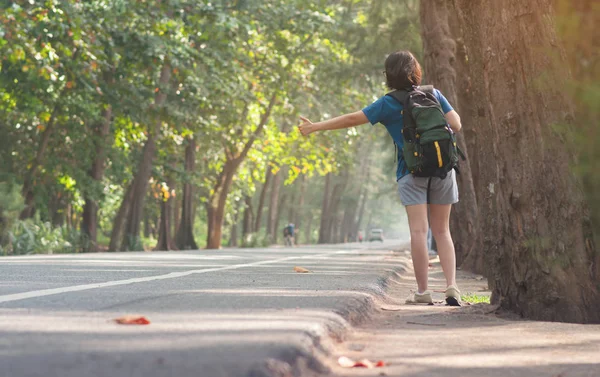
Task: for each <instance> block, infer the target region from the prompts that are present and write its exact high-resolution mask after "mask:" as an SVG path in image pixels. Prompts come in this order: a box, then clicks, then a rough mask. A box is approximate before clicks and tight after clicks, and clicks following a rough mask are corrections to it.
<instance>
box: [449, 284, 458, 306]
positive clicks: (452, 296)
mask: <svg viewBox="0 0 600 377" xmlns="http://www.w3.org/2000/svg"><path fill="white" fill-rule="evenodd" d="M446 304H448V305H450V306H461V305H462V302H461V301H460V291H459V290H458V288H457V287H456V286H455V285H451V286H449V287H448V288H446Z"/></svg>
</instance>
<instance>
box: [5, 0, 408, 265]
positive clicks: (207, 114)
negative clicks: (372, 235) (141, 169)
mask: <svg viewBox="0 0 600 377" xmlns="http://www.w3.org/2000/svg"><path fill="white" fill-rule="evenodd" d="M416 4H417V1H416V0H410V1H406V2H398V3H396V2H388V3H384V2H379V1H372V0H369V1H360V2H358V1H355V0H353V1H349V2H344V3H340V2H328V1H321V0H318V1H312V2H308V1H302V0H292V1H290V0H276V1H269V2H268V4H267V3H265V2H264V1H259V0H246V1H239V2H231V1H227V0H216V1H213V0H211V1H208V0H201V1H196V0H193V1H192V0H166V1H160V2H151V1H132V0H113V1H99V0H91V1H68V0H46V1H43V2H40V1H35V2H32V1H30V2H23V1H5V2H2V3H1V4H0V124H2V125H3V134H2V138H0V166H1V169H0V182H14V183H15V185H14V187H13V188H11V190H12V191H11V194H10V195H8V196H6V197H5V198H3V199H0V200H2V201H1V202H0V210H1V211H2V212H1V213H0V217H1V218H2V219H4V220H3V225H2V226H3V229H4V233H5V234H7V233H6V232H7V230H8V229H12V235H13V238H14V239H15V240H17V239H19V240H21V238H23V240H30V237H29V236H28V234H29V233H28V231H36V232H37V231H38V229H39V232H40V233H44V234H50V233H52V234H54V233H53V232H58V230H57V229H63V227H62V224H65V223H68V224H75V228H77V226H78V225H79V224H80V223H81V214H82V212H83V208H84V206H85V203H86V201H87V202H95V203H97V204H98V207H99V213H98V216H99V219H98V226H99V229H98V234H99V236H98V239H99V241H101V243H106V240H107V238H108V237H109V235H110V232H111V229H112V226H113V222H114V220H115V219H116V216H117V212H118V209H119V206H120V204H121V203H122V201H123V200H124V198H123V197H124V194H125V192H126V188H127V186H128V185H129V184H130V183H131V181H132V180H133V178H134V176H135V175H136V174H137V167H138V166H139V164H138V162H139V161H140V158H141V156H142V151H143V148H144V146H145V145H146V143H147V142H148V141H149V140H152V141H153V143H154V145H155V148H156V153H155V156H156V158H155V160H154V164H153V166H152V178H151V183H150V187H151V188H150V189H149V191H150V192H149V193H148V197H147V198H148V200H146V203H145V208H144V216H145V217H148V218H150V219H152V222H153V223H155V222H156V221H155V220H156V219H157V218H158V217H160V207H159V205H160V201H159V200H155V198H154V196H153V194H154V191H152V190H154V189H153V188H154V187H165V188H167V189H168V190H169V191H170V192H172V193H176V194H177V195H176V196H175V200H174V204H173V205H180V201H179V199H178V198H179V197H180V196H179V195H180V194H181V189H182V186H183V184H184V183H186V182H187V183H192V184H193V185H194V187H195V196H194V207H195V208H196V209H197V210H196V211H195V213H196V218H197V221H196V223H195V224H194V232H195V234H196V237H197V242H201V239H203V237H204V236H205V234H206V224H207V221H206V216H207V213H206V211H205V210H204V207H205V205H206V204H207V203H208V202H210V200H211V198H212V197H213V196H214V195H215V192H217V191H218V190H219V184H220V183H219V182H220V181H219V180H220V177H221V174H222V172H223V169H224V166H225V164H226V163H227V162H228V161H229V162H231V161H232V160H235V159H239V160H240V165H239V167H238V169H237V171H236V173H235V175H234V177H233V184H232V187H231V188H230V192H229V195H228V196H227V197H228V202H227V206H226V213H225V216H224V218H225V219H226V221H227V223H232V222H235V221H240V219H241V216H240V214H241V213H242V212H243V210H244V206H243V205H242V204H241V201H240V198H244V197H245V196H246V195H250V196H253V197H255V196H256V194H257V193H258V192H259V188H261V187H262V184H263V180H264V177H265V173H266V170H267V169H269V168H270V169H272V170H273V171H274V172H277V171H280V170H281V171H285V172H287V173H286V175H285V177H284V180H285V185H286V186H285V188H284V190H283V191H284V193H287V194H288V195H289V196H291V195H296V197H298V196H299V195H300V193H299V189H298V187H297V186H295V184H296V182H297V181H298V179H299V178H301V177H303V179H306V180H307V182H309V183H310V186H317V187H321V188H322V187H323V179H322V176H323V175H326V174H328V173H332V172H333V173H335V174H347V173H346V172H349V171H352V176H353V178H352V179H354V180H356V179H360V178H359V177H361V174H364V171H365V170H366V169H368V167H367V166H363V165H364V164H362V163H361V161H362V159H363V157H364V155H362V154H360V153H358V152H359V150H360V145H364V144H361V143H362V141H364V140H368V141H369V142H373V141H374V137H373V131H372V130H371V129H368V128H366V127H364V130H363V129H358V130H348V131H340V132H331V133H325V134H321V135H319V136H311V137H310V138H304V137H301V136H300V134H299V133H298V132H296V130H295V126H296V124H297V123H298V116H299V115H305V116H308V117H311V118H313V119H314V120H319V119H324V118H328V117H332V116H335V115H338V114H341V113H345V112H349V111H356V110H358V109H359V108H361V107H364V106H365V105H367V104H368V103H369V102H371V101H372V100H373V99H374V98H376V97H378V96H379V95H381V94H382V93H383V91H384V90H385V89H384V88H383V83H382V81H383V77H382V76H381V74H380V72H381V66H382V64H383V60H384V58H385V55H386V54H387V53H389V52H390V51H393V50H395V49H398V48H410V49H412V50H414V51H416V53H417V55H419V54H420V39H419V38H420V37H419V33H418V22H417V21H418V12H417V7H416ZM163 68H164V69H168V72H169V74H170V78H169V80H168V82H166V83H162V84H161V83H159V79H160V77H161V73H162V72H163ZM162 94H164V95H165V98H164V102H163V103H162V105H160V106H158V105H156V104H155V101H156V99H157V97H158V96H159V95H162ZM271 104H272V106H271V107H270V105H271ZM269 109H270V110H269ZM268 111H270V112H269V114H268V116H267V112H268ZM105 121H108V122H109V123H110V127H109V129H108V130H107V132H106V133H102V132H100V131H101V130H102V128H103V127H102V126H103V124H104V122H105ZM379 131H380V130H378V131H376V132H377V136H379V137H383V138H384V140H387V139H385V138H386V137H387V136H384V135H385V133H379ZM192 136H194V137H195V139H196V141H197V156H196V161H195V162H196V165H195V168H194V169H193V171H186V170H185V169H184V168H183V162H184V155H183V151H184V149H185V143H184V140H185V139H187V138H190V137H192ZM386 147H387V145H385V144H382V145H381V149H383V150H384V152H381V153H379V154H378V155H377V157H373V159H372V160H371V164H372V165H373V168H372V169H371V177H372V178H376V179H380V178H382V177H383V175H384V173H383V171H384V170H386V172H387V166H385V165H383V164H379V161H380V160H382V159H383V160H386V161H387V160H388V158H387V157H386V156H387V154H385V148H386ZM244 153H247V156H246V155H244ZM392 154H393V152H392V151H391V148H390V151H389V156H391V155H392ZM97 158H100V162H101V164H97V162H98V161H96V159H97ZM98 166H103V167H105V170H103V171H102V174H101V177H100V178H94V176H93V174H92V173H91V172H92V170H94V169H93V168H98ZM356 166H361V168H360V169H358V168H356ZM361 169H362V171H361ZM390 176H393V172H392V173H390ZM27 182H30V183H31V195H32V201H33V206H34V208H35V213H36V214H38V216H39V218H40V221H39V222H38V221H33V223H31V224H30V223H28V222H25V223H19V224H17V223H15V222H14V221H15V219H16V218H17V215H18V212H19V210H20V209H21V208H22V203H23V202H22V200H18V198H17V197H18V196H19V192H20V191H21V190H20V189H21V187H22V186H23V185H24V184H26V183H27ZM0 189H3V187H0ZM355 191H356V190H354V191H350V190H349V191H348V192H347V193H344V196H345V197H344V199H343V201H344V203H345V204H347V205H350V206H351V205H354V201H356V200H358V198H356V196H357V195H358V194H359V192H355ZM368 191H369V195H371V197H372V198H376V197H377V194H378V193H380V192H388V191H389V189H388V188H387V187H384V188H382V186H381V185H378V184H369V187H368ZM311 195H312V199H313V200H312V201H310V202H309V201H307V202H306V203H305V204H304V206H303V208H302V209H300V214H301V215H302V216H308V215H307V214H308V213H309V212H310V213H311V214H312V213H314V219H313V220H314V221H313V222H314V223H315V224H317V225H318V217H319V215H318V213H319V209H320V202H321V197H320V196H321V193H320V192H318V193H314V194H311ZM389 195H393V194H389ZM254 201H255V202H256V198H254ZM5 202H7V203H8V202H10V205H9V204H7V203H5ZM367 207H368V208H367V214H374V216H380V213H383V212H385V211H383V210H381V208H380V207H378V205H377V204H375V203H369V205H368V206H367ZM378 208H379V209H378ZM265 211H266V210H265ZM340 211H341V209H340ZM388 215H389V214H386V215H385V216H386V219H388V218H391V216H388ZM265 216H266V215H265ZM281 221H285V220H284V219H283V217H282V220H281ZM386 221H387V220H386ZM47 223H51V224H53V226H52V227H50V228H48V227H47V226H46V225H45V224H47ZM34 224H35V225H34ZM15 226H16V227H17V228H14V227H15ZM260 232H264V231H263V230H261V231H260ZM260 232H259V234H260ZM1 233H2V232H0V237H1ZM311 233H315V231H314V230H313V231H312V232H311ZM28 237H29V238H28ZM48 237H49V236H47V237H46V239H47V238H48ZM53 237H54V238H53V239H55V240H58V239H59V238H58V235H55V236H53ZM65 237H66V236H65ZM36 239H37V238H36ZM265 240H266V236H260V235H259V236H258V237H254V238H253V240H252V241H251V243H252V244H256V245H263V244H264V243H265V242H266V241H265ZM71 241H73V240H71V239H69V242H71ZM7 242H8V241H7V240H6V237H5V239H4V241H2V240H0V244H1V245H4V247H5V250H6V245H7ZM40 242H41V241H40ZM56 242H58V244H60V242H61V241H56ZM153 242H154V239H152V238H147V239H145V240H142V243H140V242H139V240H138V239H137V238H136V241H132V244H131V245H129V246H130V248H129V249H132V248H137V249H141V248H142V247H144V246H145V247H146V248H149V247H152V245H151V244H152V243H153ZM71 243H72V245H78V244H77V243H75V242H71ZM21 244H22V245H29V246H22V247H21V246H19V247H20V249H19V250H21V249H22V250H27V251H25V253H28V252H31V250H41V249H42V248H37V249H36V247H34V246H31V245H34V244H35V242H33V241H32V242H29V241H27V242H26V241H23V242H21V243H19V245H21ZM11 247H12V246H11ZM53 247H54V246H53ZM78 247H79V246H73V248H74V249H78ZM56 248H57V250H58V246H56ZM11 250H12V249H11ZM52 250H54V249H52ZM11 252H12V251H11ZM34 252H37V251H34Z"/></svg>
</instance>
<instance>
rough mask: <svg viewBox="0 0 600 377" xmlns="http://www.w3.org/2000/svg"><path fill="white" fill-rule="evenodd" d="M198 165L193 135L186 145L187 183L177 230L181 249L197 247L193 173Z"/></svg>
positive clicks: (184, 187) (184, 186)
mask: <svg viewBox="0 0 600 377" xmlns="http://www.w3.org/2000/svg"><path fill="white" fill-rule="evenodd" d="M195 166H196V139H195V138H194V137H191V138H190V139H189V140H188V144H187V146H186V147H185V161H184V169H185V174H186V176H185V183H184V185H183V197H182V198H181V221H180V222H179V227H178V230H177V237H176V238H177V239H176V241H177V242H176V243H177V247H178V248H179V249H180V250H189V249H192V250H193V249H197V248H198V245H196V240H195V239H194V218H195V216H194V185H193V183H192V178H191V176H192V174H193V173H194V168H195Z"/></svg>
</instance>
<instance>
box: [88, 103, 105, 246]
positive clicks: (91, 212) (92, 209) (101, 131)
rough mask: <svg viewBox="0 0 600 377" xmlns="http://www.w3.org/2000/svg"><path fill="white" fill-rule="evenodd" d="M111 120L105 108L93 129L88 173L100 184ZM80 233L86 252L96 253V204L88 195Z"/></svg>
mask: <svg viewBox="0 0 600 377" xmlns="http://www.w3.org/2000/svg"><path fill="white" fill-rule="evenodd" d="M111 118H112V108H111V107H110V106H107V107H106V109H104V111H103V114H102V121H101V122H100V124H98V125H96V127H95V130H94V131H95V134H96V135H95V136H96V139H97V140H96V142H95V144H96V145H95V154H94V160H93V162H92V167H91V169H90V171H89V173H88V174H89V175H90V178H92V179H93V180H94V181H96V182H100V181H101V180H102V177H103V176H104V170H105V168H106V166H105V163H104V162H105V161H104V160H105V158H106V156H105V153H104V150H105V148H104V146H105V143H106V140H105V139H106V137H107V136H108V134H109V132H110V122H111ZM81 232H82V233H83V234H86V235H87V237H88V241H89V246H88V251H98V242H97V235H98V202H97V199H96V198H94V197H90V194H89V193H88V194H87V195H86V198H85V204H84V206H83V221H82V223H81Z"/></svg>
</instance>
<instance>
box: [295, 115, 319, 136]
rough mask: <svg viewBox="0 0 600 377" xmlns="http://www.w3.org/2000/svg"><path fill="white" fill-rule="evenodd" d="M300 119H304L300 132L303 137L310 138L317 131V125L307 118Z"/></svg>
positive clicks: (299, 128)
mask: <svg viewBox="0 0 600 377" xmlns="http://www.w3.org/2000/svg"><path fill="white" fill-rule="evenodd" d="M300 119H302V123H301V124H300V125H299V126H298V130H299V131H300V133H301V134H302V136H308V135H310V134H311V133H313V132H315V131H316V130H317V128H316V127H315V124H314V123H313V122H311V121H310V120H308V119H307V118H305V117H300Z"/></svg>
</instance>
